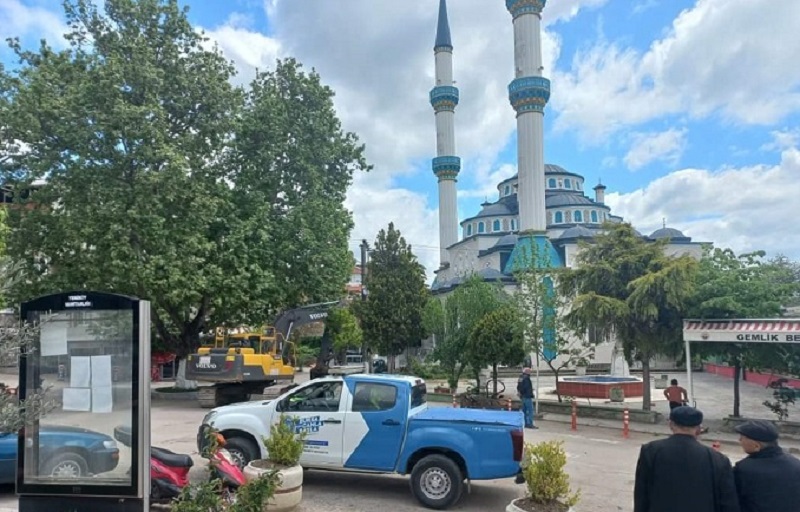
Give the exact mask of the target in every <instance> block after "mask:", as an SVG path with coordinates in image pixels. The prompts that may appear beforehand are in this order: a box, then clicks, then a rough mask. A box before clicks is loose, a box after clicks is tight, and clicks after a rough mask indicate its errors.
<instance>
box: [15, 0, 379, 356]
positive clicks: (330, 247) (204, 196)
mask: <svg viewBox="0 0 800 512" xmlns="http://www.w3.org/2000/svg"><path fill="white" fill-rule="evenodd" d="M65 6H66V14H67V19H68V22H69V26H70V33H69V34H67V38H68V40H69V41H70V43H71V45H70V47H69V48H67V49H66V50H63V51H59V52H57V51H55V50H53V49H52V48H50V47H49V46H47V44H46V43H43V44H42V46H41V47H40V48H39V49H38V50H37V51H26V50H23V49H22V48H20V47H19V45H17V44H16V43H15V44H14V45H13V46H14V49H15V50H16V52H17V54H18V56H19V59H20V62H21V65H20V67H19V69H18V70H16V71H15V72H14V73H10V72H7V73H4V74H3V76H2V79H0V86H2V91H0V98H2V100H0V110H1V111H2V113H3V127H2V129H3V130H4V133H3V135H4V140H6V141H14V147H16V148H23V149H22V150H17V151H15V152H14V154H13V157H8V153H9V151H10V149H12V148H10V146H11V145H10V144H7V145H6V148H4V149H5V154H6V158H5V159H3V160H2V161H1V162H0V166H2V171H3V175H4V180H5V183H7V184H9V185H11V186H13V187H15V188H16V189H17V190H24V189H25V188H26V187H29V186H30V185H31V184H32V183H33V182H35V181H41V180H44V181H45V182H46V183H45V184H44V185H43V186H42V187H41V188H38V189H37V190H36V192H35V193H33V194H31V195H30V197H28V198H27V199H25V198H24V197H23V196H22V195H18V200H19V201H20V202H21V203H27V204H24V205H22V206H24V207H22V208H16V209H14V210H12V211H11V214H10V218H9V223H10V226H11V235H10V239H9V244H8V251H9V254H10V255H11V256H12V257H13V258H14V259H15V260H16V261H19V262H21V265H22V269H21V271H22V272H23V273H24V275H25V276H26V278H25V280H24V281H22V282H21V283H20V284H19V286H16V287H15V289H14V290H13V297H14V299H16V300H21V299H26V298H30V297H31V296H34V295H36V294H40V293H45V292H52V291H55V290H59V289H70V288H93V289H101V290H106V291H112V292H118V293H126V294H132V295H137V296H140V297H143V298H147V299H150V300H151V301H152V303H153V322H154V326H155V328H156V331H157V334H158V335H159V337H160V338H161V339H162V341H163V342H164V344H165V346H167V347H169V348H171V349H172V350H175V351H177V352H178V353H179V354H180V355H183V354H186V353H187V352H189V351H191V350H192V349H193V348H194V346H195V344H196V343H197V339H198V333H199V332H200V331H201V330H203V329H204V328H207V327H209V326H213V325H217V324H223V323H224V324H239V323H252V324H262V323H264V321H265V320H268V318H269V316H270V315H271V314H272V313H274V311H275V310H278V309H281V308H284V307H289V306H294V305H297V304H299V303H303V302H306V301H314V300H321V299H326V300H330V298H332V296H338V295H339V294H340V293H341V290H342V288H343V285H344V283H345V282H346V279H347V275H348V273H349V272H350V270H351V269H350V258H349V252H348V250H347V239H348V233H349V230H350V227H351V225H352V221H351V218H350V214H349V213H348V212H347V211H346V210H345V209H344V208H343V206H342V201H343V199H344V196H345V192H346V189H347V186H348V185H349V183H350V181H351V178H352V174H353V172H354V171H356V170H363V169H367V168H368V167H367V165H366V164H365V162H364V159H363V155H362V151H363V148H362V147H360V146H358V145H357V143H356V139H355V136H353V135H352V134H345V133H343V132H342V130H341V128H340V123H339V121H338V119H337V118H336V115H335V112H334V108H333V103H332V96H333V92H332V91H331V90H330V89H329V88H327V87H324V86H323V85H321V83H320V78H319V76H317V75H316V74H315V73H311V74H306V73H303V72H302V71H301V69H300V66H299V64H297V63H296V62H295V61H293V60H287V61H282V62H278V63H277V66H276V69H275V70H274V71H270V72H264V73H259V74H258V76H257V77H256V79H255V80H254V81H253V83H252V84H250V87H249V88H248V90H247V91H243V90H238V89H236V88H234V87H233V86H232V85H231V82H230V80H231V78H232V77H233V74H234V70H233V68H232V66H231V64H230V63H229V62H228V61H226V60H225V59H224V58H223V57H222V56H221V54H220V53H219V52H218V51H216V50H214V49H208V48H207V45H206V44H205V43H206V39H205V38H204V37H203V36H202V35H201V34H200V33H199V32H198V31H197V30H195V28H194V27H192V26H191V24H190V23H189V22H188V20H187V15H186V11H185V10H183V9H181V8H180V7H179V6H178V2H177V1H176V0H140V1H134V0H107V1H106V2H105V4H104V10H103V11H101V10H100V9H98V8H97V7H96V6H95V3H94V2H91V1H90V0H69V1H67V2H66V3H65Z"/></svg>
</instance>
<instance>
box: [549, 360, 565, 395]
mask: <svg viewBox="0 0 800 512" xmlns="http://www.w3.org/2000/svg"><path fill="white" fill-rule="evenodd" d="M551 368H552V367H551ZM560 371H561V370H560V369H559V370H556V369H553V375H555V376H556V397H557V398H558V403H561V402H563V400H562V399H561V388H559V386H558V374H559V372H560Z"/></svg>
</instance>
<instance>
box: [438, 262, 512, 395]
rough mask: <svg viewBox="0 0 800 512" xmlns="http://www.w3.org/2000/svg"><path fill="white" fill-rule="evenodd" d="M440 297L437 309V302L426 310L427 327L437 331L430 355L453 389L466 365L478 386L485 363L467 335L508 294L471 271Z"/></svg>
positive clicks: (500, 304) (506, 299)
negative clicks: (434, 344) (441, 304)
mask: <svg viewBox="0 0 800 512" xmlns="http://www.w3.org/2000/svg"><path fill="white" fill-rule="evenodd" d="M437 300H438V299H437ZM443 301H444V304H443V306H442V310H441V311H440V312H439V311H437V307H436V306H429V311H428V314H429V317H428V322H430V324H429V325H430V327H429V328H430V330H431V332H433V333H436V334H437V340H436V348H435V349H434V353H433V355H434V357H435V358H436V359H437V360H438V361H439V365H440V367H441V368H443V369H444V370H445V371H446V372H447V374H448V379H447V380H448V383H449V385H450V387H451V388H452V389H456V387H457V386H458V381H459V379H460V378H461V375H462V374H463V373H464V371H465V370H467V369H470V370H472V374H473V377H474V378H475V379H476V382H477V386H478V387H480V371H481V369H483V368H485V367H486V360H485V359H484V358H483V357H482V355H481V353H480V351H475V350H473V351H470V350H469V343H470V336H471V335H472V331H473V329H474V328H475V325H476V324H477V323H478V322H479V321H481V320H482V319H483V318H484V317H485V316H486V315H488V314H490V313H492V312H494V311H497V310H498V309H500V308H501V307H502V306H503V305H504V304H505V303H507V301H508V296H507V295H506V294H505V292H504V291H503V289H502V288H501V287H500V286H498V285H496V284H493V283H487V282H486V281H484V280H483V278H482V277H480V276H479V275H477V274H474V275H472V276H470V277H468V278H467V279H466V280H465V281H464V282H463V283H461V284H460V285H459V286H458V288H456V289H455V291H453V293H452V294H450V295H448V296H447V297H446V298H444V299H443ZM439 321H441V322H442V323H441V324H438V322H439Z"/></svg>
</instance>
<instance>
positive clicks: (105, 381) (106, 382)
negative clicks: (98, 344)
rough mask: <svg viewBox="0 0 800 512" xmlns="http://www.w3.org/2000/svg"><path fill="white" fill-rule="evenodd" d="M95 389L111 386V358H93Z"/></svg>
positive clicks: (93, 382)
mask: <svg viewBox="0 0 800 512" xmlns="http://www.w3.org/2000/svg"><path fill="white" fill-rule="evenodd" d="M91 386H92V387H93V388H104V387H109V386H111V356H92V382H91Z"/></svg>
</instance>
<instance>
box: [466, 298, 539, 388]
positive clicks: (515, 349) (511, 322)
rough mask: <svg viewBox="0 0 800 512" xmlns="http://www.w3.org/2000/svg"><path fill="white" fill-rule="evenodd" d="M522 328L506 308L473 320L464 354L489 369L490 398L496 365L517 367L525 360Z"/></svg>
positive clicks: (515, 311)
mask: <svg viewBox="0 0 800 512" xmlns="http://www.w3.org/2000/svg"><path fill="white" fill-rule="evenodd" d="M523 330H524V325H523V323H522V322H521V321H520V318H519V315H518V314H517V310H516V309H515V308H513V307H511V306H509V305H506V306H505V307H501V308H500V309H497V310H495V311H492V312H491V313H489V314H487V315H484V317H483V318H481V319H480V320H478V321H477V323H476V324H475V326H474V327H473V329H472V332H471V333H470V336H469V341H468V342H467V347H466V348H467V353H469V354H474V355H475V356H477V357H479V358H480V359H481V360H482V365H483V366H485V365H486V364H489V365H490V366H491V367H492V382H493V390H492V391H493V395H492V396H494V397H497V366H498V365H501V364H507V365H512V364H517V363H519V362H520V361H522V360H523V359H524V358H525V343H524V340H523Z"/></svg>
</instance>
